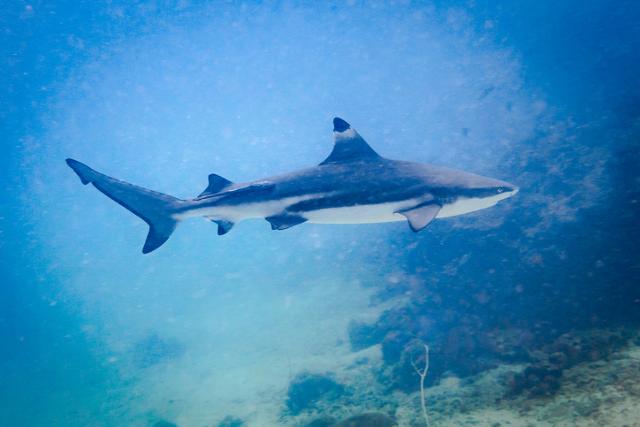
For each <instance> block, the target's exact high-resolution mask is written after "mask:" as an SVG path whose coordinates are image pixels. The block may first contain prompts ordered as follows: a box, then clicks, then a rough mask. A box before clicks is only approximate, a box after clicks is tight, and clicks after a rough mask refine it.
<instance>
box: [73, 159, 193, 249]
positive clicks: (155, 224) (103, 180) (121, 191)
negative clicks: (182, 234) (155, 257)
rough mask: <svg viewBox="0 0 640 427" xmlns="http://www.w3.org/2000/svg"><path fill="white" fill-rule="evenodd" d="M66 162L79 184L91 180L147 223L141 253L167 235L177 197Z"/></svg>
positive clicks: (167, 237)
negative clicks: (145, 238) (147, 229)
mask: <svg viewBox="0 0 640 427" xmlns="http://www.w3.org/2000/svg"><path fill="white" fill-rule="evenodd" d="M67 164H68V165H69V166H70V167H71V169H73V170H74V172H75V173H77V174H78V176H79V177H80V180H81V181H82V183H83V184H85V185H86V184H89V183H91V184H93V186H94V187H96V188H97V189H98V190H100V191H101V192H102V193H104V194H106V195H107V197H109V198H110V199H112V200H114V201H116V202H118V203H119V204H120V205H122V206H124V207H125V208H127V209H129V210H130V211H131V212H133V213H134V214H136V215H137V216H139V217H140V218H142V219H143V220H144V221H145V222H146V223H147V224H149V234H148V235H147V240H146V241H145V242H144V247H143V248H142V253H145V254H147V253H149V252H151V251H153V250H155V249H158V248H159V247H160V246H162V244H163V243H164V242H166V241H167V239H169V236H171V233H173V230H175V228H176V225H177V224H178V221H177V220H176V219H175V218H174V217H173V214H175V213H176V212H177V210H178V207H179V205H180V202H181V200H180V199H177V198H175V197H171V196H168V195H166V194H162V193H157V192H155V191H151V190H147V189H146V188H142V187H138V186H136V185H133V184H129V183H127V182H124V181H120V180H117V179H115V178H111V177H110V176H107V175H103V174H101V173H100V172H97V171H94V170H93V169H91V168H90V167H89V166H87V165H85V164H83V163H80V162H78V161H77V160H73V159H67Z"/></svg>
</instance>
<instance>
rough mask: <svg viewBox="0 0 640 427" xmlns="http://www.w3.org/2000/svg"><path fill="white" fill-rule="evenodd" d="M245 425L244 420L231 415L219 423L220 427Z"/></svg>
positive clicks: (241, 426)
mask: <svg viewBox="0 0 640 427" xmlns="http://www.w3.org/2000/svg"><path fill="white" fill-rule="evenodd" d="M244 425H245V424H244V421H242V420H241V419H240V418H236V417H232V416H231V415H227V416H226V417H224V419H223V420H222V421H220V422H219V423H218V427H243V426H244Z"/></svg>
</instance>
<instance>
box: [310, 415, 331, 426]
mask: <svg viewBox="0 0 640 427" xmlns="http://www.w3.org/2000/svg"><path fill="white" fill-rule="evenodd" d="M335 424H336V419H335V418H333V417H321V418H317V419H315V420H313V421H311V422H310V423H309V424H307V425H306V426H305V427H333V426H335Z"/></svg>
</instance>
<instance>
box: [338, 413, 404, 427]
mask: <svg viewBox="0 0 640 427" xmlns="http://www.w3.org/2000/svg"><path fill="white" fill-rule="evenodd" d="M397 425H398V424H397V423H396V421H395V420H394V419H393V418H391V417H389V416H387V415H384V414H378V413H375V412H370V413H366V414H361V415H356V416H353V417H350V418H347V419H346V420H343V421H340V422H339V423H338V424H336V425H335V426H334V427H393V426H397Z"/></svg>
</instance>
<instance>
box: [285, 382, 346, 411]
mask: <svg viewBox="0 0 640 427" xmlns="http://www.w3.org/2000/svg"><path fill="white" fill-rule="evenodd" d="M345 394H346V388H345V387H344V386H343V385H342V384H339V383H337V382H336V381H335V380H334V379H332V378H331V377H330V376H328V375H320V374H309V373H303V374H300V375H297V376H296V377H295V378H294V379H293V381H292V382H291V384H289V391H288V393H287V409H288V410H289V412H291V413H292V414H293V415H297V414H299V413H300V412H302V411H304V410H307V409H312V408H315V407H316V405H317V403H318V402H320V401H321V400H322V401H333V400H337V399H339V398H340V397H342V396H344V395H345Z"/></svg>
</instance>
